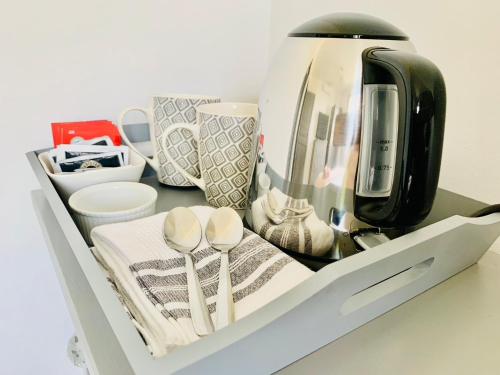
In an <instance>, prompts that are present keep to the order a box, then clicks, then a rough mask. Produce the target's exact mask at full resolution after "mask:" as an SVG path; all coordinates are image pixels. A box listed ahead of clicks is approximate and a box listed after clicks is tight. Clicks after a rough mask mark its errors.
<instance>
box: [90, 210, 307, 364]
mask: <svg viewBox="0 0 500 375" xmlns="http://www.w3.org/2000/svg"><path fill="white" fill-rule="evenodd" d="M192 209H193V211H194V212H195V214H196V215H197V217H198V218H199V220H200V222H201V225H202V228H203V229H204V228H205V226H206V223H207V221H208V218H209V216H210V214H211V212H212V211H213V210H214V209H213V208H211V207H202V206H197V207H193V208H192ZM165 215H166V213H161V214H158V215H154V216H150V217H147V218H143V219H139V220H135V221H130V222H125V223H118V224H110V225H103V226H100V227H96V228H95V229H94V230H93V231H92V234H91V237H92V240H93V242H94V245H95V248H94V249H93V252H94V255H95V256H96V258H97V259H98V261H99V262H100V263H101V264H102V266H103V267H104V268H105V269H106V270H107V272H108V273H109V277H110V278H111V279H112V280H113V282H114V284H115V285H116V287H117V289H118V291H119V293H120V294H121V296H122V297H123V302H124V303H125V304H126V306H127V308H128V310H129V311H130V313H131V314H132V315H133V316H134V318H135V320H136V321H137V325H139V326H140V327H138V328H139V330H140V331H141V334H142V335H143V337H144V339H145V340H146V342H147V344H148V345H149V346H150V348H151V351H152V353H153V355H154V356H155V357H159V356H162V355H164V354H166V353H167V352H169V351H171V350H173V349H174V348H175V347H177V346H179V345H185V344H188V343H190V342H193V341H195V340H197V339H198V338H199V337H198V336H197V335H196V333H195V332H194V329H193V324H192V321H191V317H190V313H189V303H188V293H187V281H186V271H185V263H184V256H183V255H182V254H180V253H178V252H177V251H175V250H173V249H171V248H169V247H168V246H167V244H166V243H165V241H164V239H163V221H164V219H165ZM192 255H193V261H194V264H195V268H196V271H197V273H198V277H199V279H200V283H201V286H202V289H203V294H204V295H205V298H206V302H207V305H208V309H209V312H210V314H211V317H212V320H215V309H216V306H215V301H216V297H217V286H218V276H219V266H220V252H218V251H216V250H214V249H212V248H211V247H210V246H209V244H208V242H207V241H206V239H205V236H204V234H203V239H202V241H201V243H200V245H199V246H198V248H197V249H196V250H194V251H193V253H192ZM229 264H230V273H231V282H232V287H233V300H234V313H235V319H236V320H238V319H241V318H242V317H244V316H246V315H248V314H250V313H251V312H253V311H255V310H257V309H259V308H260V307H262V306H264V305H265V304H267V303H269V302H270V301H272V300H273V299H275V298H277V297H278V296H280V295H281V294H283V293H285V292H286V291H288V290H290V289H292V288H293V287H294V286H296V285H297V284H299V283H301V282H302V281H304V280H305V279H307V278H308V277H309V276H311V275H312V274H313V272H312V271H310V270H309V269H307V268H306V267H304V266H303V265H301V264H300V263H298V262H296V261H294V260H293V259H292V258H290V257H289V256H287V255H286V254H284V253H283V252H281V251H280V250H279V249H277V248H276V247H274V246H272V245H271V244H270V243H269V242H267V241H265V240H263V239H262V238H260V237H259V236H257V235H256V234H255V233H253V232H251V231H249V230H245V233H244V238H243V240H242V242H241V243H240V245H238V247H237V248H235V249H233V250H232V251H231V252H230V253H229Z"/></svg>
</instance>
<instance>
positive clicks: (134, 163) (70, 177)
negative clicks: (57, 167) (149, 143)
mask: <svg viewBox="0 0 500 375" xmlns="http://www.w3.org/2000/svg"><path fill="white" fill-rule="evenodd" d="M38 160H40V163H41V164H42V166H43V169H44V170H45V172H46V173H47V175H48V176H49V178H50V179H51V181H52V183H53V184H54V185H55V187H56V189H57V190H58V191H59V193H61V195H62V196H63V198H64V199H65V200H66V199H68V198H69V196H70V195H71V194H73V193H74V192H75V191H78V190H80V189H82V188H84V187H87V186H90V185H96V184H102V183H105V182H115V181H131V182H138V181H139V180H140V178H141V176H142V172H143V171H144V167H145V165H146V162H145V161H144V159H143V158H141V157H140V156H139V155H137V154H136V153H135V152H133V151H132V150H130V164H129V165H126V166H124V167H117V168H106V169H96V170H93V171H87V172H84V173H74V174H55V173H54V171H53V170H52V166H51V165H50V161H49V155H48V153H47V152H43V153H41V154H39V155H38Z"/></svg>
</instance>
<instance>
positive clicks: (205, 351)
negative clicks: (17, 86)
mask: <svg viewBox="0 0 500 375" xmlns="http://www.w3.org/2000/svg"><path fill="white" fill-rule="evenodd" d="M43 151H45V150H39V151H30V152H28V153H26V156H27V158H28V160H29V162H30V164H31V166H32V168H33V170H34V172H35V174H36V177H37V178H38V180H39V183H40V185H41V187H42V190H43V194H44V195H45V198H46V199H47V201H48V203H49V206H50V208H51V210H52V211H53V213H54V216H55V217H56V220H57V221H58V223H59V225H60V227H61V230H62V232H63V233H64V235H65V236H66V238H67V241H68V243H69V244H70V247H71V250H72V251H73V254H74V255H75V258H76V259H77V261H78V263H79V265H80V267H81V268H82V271H83V272H84V274H85V277H86V278H87V281H88V282H89V285H90V286H91V288H92V291H93V292H94V294H95V296H96V298H97V301H98V303H99V304H100V306H101V308H102V310H103V312H104V315H105V316H106V319H107V320H108V323H109V325H110V327H111V329H112V330H113V332H114V334H115V335H116V337H117V341H118V342H119V344H120V345H121V348H122V350H123V352H124V353H125V355H126V357H127V359H128V361H129V363H130V365H131V367H132V368H133V370H134V371H135V372H137V373H141V374H159V373H161V372H163V373H165V372H173V371H178V370H183V369H186V368H188V367H189V366H191V365H193V364H194V363H196V362H198V361H200V360H202V359H205V358H207V357H209V356H210V355H212V354H214V353H216V352H218V351H220V350H223V349H224V348H227V347H229V346H230V345H232V344H234V343H236V342H238V341H239V340H241V339H243V338H245V337H247V336H249V335H251V334H253V333H255V332H257V331H259V330H260V329H261V328H263V327H265V326H266V325H268V324H270V323H272V322H273V321H275V320H277V319H279V318H280V317H283V316H284V315H286V314H287V313H288V312H290V311H292V310H293V309H295V308H298V307H299V306H301V305H302V304H303V303H304V302H306V301H307V300H308V299H310V298H312V297H313V296H315V295H316V294H318V293H319V292H320V291H322V289H323V288H325V287H326V286H328V285H330V284H332V283H334V282H335V281H336V280H340V279H341V278H342V276H346V275H347V274H349V273H350V272H352V271H353V270H355V269H357V268H360V267H361V266H362V265H363V264H369V263H370V262H374V261H376V260H377V259H382V258H387V257H389V256H391V255H393V254H391V252H389V253H385V254H383V255H382V256H381V253H380V252H377V253H378V254H374V253H372V252H362V253H359V254H356V255H353V256H351V257H349V258H346V259H345V260H343V261H342V262H334V263H332V264H330V265H327V266H325V267H324V268H322V269H321V270H319V271H317V272H316V274H315V275H313V276H311V277H310V278H309V279H307V280H306V281H304V282H303V283H301V284H299V285H298V286H296V287H295V288H293V289H292V290H290V291H289V292H287V293H285V294H284V295H282V296H281V297H279V298H277V299H276V300H274V301H273V302H271V303H270V304H268V305H266V306H264V307H262V308H261V309H259V310H257V311H256V312H254V313H252V314H250V315H249V316H247V317H245V318H243V319H241V320H240V321H238V322H236V323H235V324H233V325H231V326H229V327H227V328H225V329H223V330H221V331H217V332H215V333H214V334H212V335H210V336H209V337H206V338H203V339H202V340H199V341H197V342H195V343H192V344H190V345H188V346H185V347H181V348H178V349H177V350H175V351H174V352H172V353H169V354H167V355H166V356H164V357H162V358H159V359H154V358H153V357H152V356H151V355H150V354H149V353H148V351H147V349H146V346H145V345H144V344H143V342H142V340H141V338H140V336H139V334H138V333H137V331H136V329H135V327H134V326H133V324H132V322H131V321H130V319H129V318H128V316H127V315H126V313H125V312H124V310H123V308H122V306H121V305H120V303H119V301H118V299H117V298H116V297H115V296H114V294H113V293H112V290H111V288H110V287H109V285H108V283H107V281H106V279H105V276H104V274H103V273H102V272H101V271H100V269H99V268H98V264H97V262H96V261H95V259H94V257H93V256H92V254H91V252H90V251H89V247H88V246H87V244H86V243H85V241H84V240H83V237H82V236H81V234H80V232H79V230H78V228H77V227H76V224H75V223H74V221H73V220H72V218H71V215H70V213H69V211H68V210H67V208H66V206H65V204H64V202H63V201H62V200H61V198H60V197H59V194H58V193H57V191H56V189H55V187H54V186H53V184H52V182H51V181H50V179H49V177H48V176H47V175H46V173H45V171H44V170H43V168H42V166H41V164H40V163H39V161H38V157H37V155H38V153H39V152H43ZM459 218H461V217H459V216H453V217H451V218H449V220H447V221H450V222H449V223H446V225H447V226H451V227H456V226H458V225H459V224H463V221H461V220H459ZM462 219H463V218H462ZM436 225H437V226H438V227H439V226H441V227H443V226H444V225H445V224H443V222H438V223H436V224H433V226H436ZM424 232H426V231H424ZM427 232H429V231H427ZM421 234H423V233H421ZM406 236H412V237H415V232H413V233H410V234H409V235H405V236H403V237H406ZM403 237H400V238H398V239H396V240H393V241H390V242H389V243H393V244H391V245H390V246H386V245H385V244H384V245H381V246H383V247H384V248H388V249H390V248H392V249H393V251H392V253H394V251H395V250H394V249H395V246H396V245H395V244H394V242H398V240H400V239H401V238H403ZM424 237H425V236H424ZM111 296H113V297H111ZM403 302H404V301H403ZM338 337H340V336H338ZM298 358H300V357H297V358H296V359H298Z"/></svg>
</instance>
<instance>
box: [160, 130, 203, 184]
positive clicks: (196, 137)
mask: <svg viewBox="0 0 500 375" xmlns="http://www.w3.org/2000/svg"><path fill="white" fill-rule="evenodd" d="M178 129H186V130H189V131H190V132H191V133H193V137H194V140H195V141H196V143H198V141H199V128H198V126H196V125H194V124H187V123H186V124H184V123H178V124H173V125H170V126H168V127H167V128H166V129H165V130H164V132H163V134H162V135H161V138H160V144H161V146H162V148H163V151H165V156H166V157H167V160H168V161H169V162H170V163H172V165H173V166H174V168H175V169H176V170H177V172H179V173H180V174H181V175H182V176H184V178H186V179H187V180H188V181H190V182H192V183H193V184H195V185H197V186H198V187H199V188H200V189H201V190H203V191H205V188H206V187H205V181H203V179H202V178H196V177H194V176H193V175H192V174H190V173H189V172H187V171H186V170H185V169H184V168H182V167H181V166H180V165H179V164H177V162H176V161H175V160H174V158H173V157H172V155H170V153H169V151H168V149H167V147H165V142H166V140H167V137H168V136H169V134H170V133H172V132H173V131H175V130H178Z"/></svg>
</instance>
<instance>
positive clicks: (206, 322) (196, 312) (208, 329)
mask: <svg viewBox="0 0 500 375" xmlns="http://www.w3.org/2000/svg"><path fill="white" fill-rule="evenodd" d="M184 259H185V260H186V276H187V286H188V297H189V309H190V310H191V320H192V321H193V326H194V331H195V332H196V334H197V335H199V336H206V335H208V334H210V333H212V332H213V331H214V329H213V326H212V321H211V320H210V315H209V314H208V307H207V302H206V301H205V295H204V294H203V290H202V289H201V284H200V280H199V279H198V274H197V273H196V270H195V268H194V264H193V260H192V259H191V255H190V254H184Z"/></svg>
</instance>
